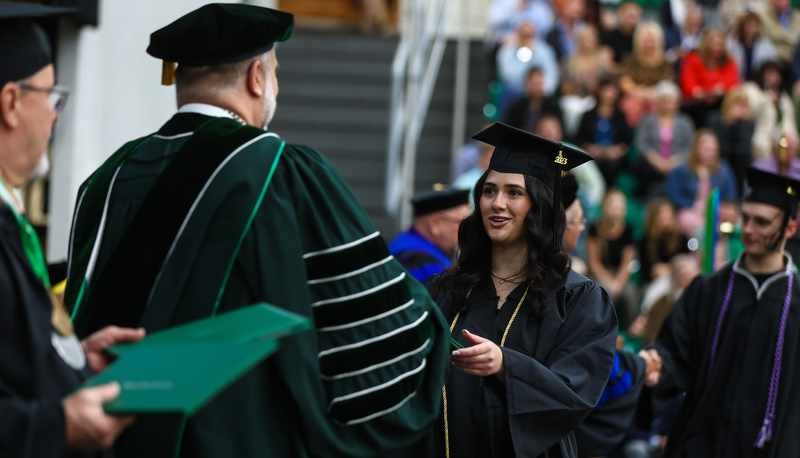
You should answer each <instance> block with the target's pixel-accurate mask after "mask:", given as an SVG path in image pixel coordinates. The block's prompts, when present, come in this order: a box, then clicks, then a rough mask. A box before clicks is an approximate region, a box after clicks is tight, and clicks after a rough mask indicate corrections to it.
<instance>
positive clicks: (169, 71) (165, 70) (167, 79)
mask: <svg viewBox="0 0 800 458" xmlns="http://www.w3.org/2000/svg"><path fill="white" fill-rule="evenodd" d="M161 84H162V85H164V86H172V85H173V84H175V62H169V61H166V60H165V61H163V63H162V64H161Z"/></svg>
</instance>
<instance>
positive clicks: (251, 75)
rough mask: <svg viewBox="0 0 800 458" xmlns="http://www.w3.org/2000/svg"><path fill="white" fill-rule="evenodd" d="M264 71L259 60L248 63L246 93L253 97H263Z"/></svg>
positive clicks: (265, 73)
mask: <svg viewBox="0 0 800 458" xmlns="http://www.w3.org/2000/svg"><path fill="white" fill-rule="evenodd" d="M266 75H267V72H266V69H265V68H264V66H263V65H262V64H261V59H256V60H254V61H253V62H252V63H250V67H248V69H247V91H248V92H249V93H250V94H251V95H253V96H255V97H259V98H260V97H263V96H264V87H265V84H264V83H265V80H266Z"/></svg>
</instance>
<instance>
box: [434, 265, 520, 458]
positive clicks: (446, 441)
mask: <svg viewBox="0 0 800 458" xmlns="http://www.w3.org/2000/svg"><path fill="white" fill-rule="evenodd" d="M520 272H522V271H520ZM492 275H494V272H492ZM517 275H519V272H518V273H517ZM509 278H514V276H512V277H509ZM517 283H519V282H517ZM528 289H529V287H528V288H525V293H524V294H523V295H522V299H520V300H519V303H517V308H515V309H514V313H513V314H512V315H511V319H510V320H508V324H507V325H506V329H505V331H503V338H502V339H500V347H504V346H505V345H506V337H507V336H508V331H509V330H510V329H511V325H512V324H514V319H515V318H516V317H517V313H518V312H519V308H520V307H521V306H522V303H523V302H525V298H526V297H527V296H528ZM471 293H472V290H471V289H470V290H469V291H467V298H469V295H470V294H471ZM460 316H461V311H458V312H456V316H455V318H453V322H452V323H450V335H451V336H452V335H453V328H455V327H456V323H457V322H458V317H460ZM442 416H443V417H444V456H445V458H450V425H449V424H448V422H447V384H446V383H445V385H444V386H443V387H442Z"/></svg>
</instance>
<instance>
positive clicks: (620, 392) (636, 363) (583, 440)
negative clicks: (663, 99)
mask: <svg viewBox="0 0 800 458" xmlns="http://www.w3.org/2000/svg"><path fill="white" fill-rule="evenodd" d="M644 369H645V362H644V360H643V359H642V358H640V357H639V356H637V355H634V354H633V353H630V352H628V351H626V350H620V349H618V350H617V351H616V353H615V357H614V369H612V371H611V376H610V377H609V380H608V383H606V389H605V390H604V391H603V397H602V398H601V401H600V403H599V404H598V405H597V406H596V407H595V408H594V410H592V412H591V413H590V414H589V416H588V417H586V419H585V420H584V421H583V423H581V424H580V425H578V427H577V428H575V431H574V432H575V439H576V441H577V442H578V457H580V458H584V457H592V456H606V455H608V454H609V453H610V452H611V451H612V450H613V449H614V447H616V446H617V445H618V444H619V443H620V442H622V439H624V438H625V433H627V432H628V429H629V427H630V424H631V420H633V417H634V415H635V414H636V406H637V405H638V403H639V396H640V395H641V392H642V386H643V385H644Z"/></svg>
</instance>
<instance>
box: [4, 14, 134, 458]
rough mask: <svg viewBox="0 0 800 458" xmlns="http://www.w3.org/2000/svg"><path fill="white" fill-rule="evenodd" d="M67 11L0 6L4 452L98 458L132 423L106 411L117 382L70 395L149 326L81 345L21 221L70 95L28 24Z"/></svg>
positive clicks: (102, 334)
mask: <svg viewBox="0 0 800 458" xmlns="http://www.w3.org/2000/svg"><path fill="white" fill-rule="evenodd" d="M63 12H64V10H61V9H54V8H44V7H40V6H35V5H29V4H20V3H7V2H0V412H2V414H0V455H2V456H31V457H33V456H36V457H39V456H49V457H55V456H62V455H67V454H69V456H97V454H98V453H100V452H97V451H95V452H92V451H91V450H101V449H104V448H107V447H109V446H110V445H111V443H112V442H113V441H114V438H116V436H117V435H118V434H119V433H120V432H121V431H122V430H123V429H125V427H127V426H128V425H129V424H130V423H131V422H132V418H130V417H112V416H109V415H106V414H105V413H104V412H103V408H102V405H103V403H105V402H108V401H110V400H112V399H114V398H116V397H117V395H118V394H119V389H120V388H119V385H118V384H116V383H115V384H108V385H101V386H97V387H94V388H89V389H83V390H79V391H77V392H75V393H73V394H71V395H70V393H71V392H73V391H75V390H76V389H77V388H78V386H80V385H81V383H82V382H83V381H84V380H86V379H87V378H88V377H89V376H91V375H92V374H93V372H94V371H98V370H102V369H103V368H104V367H105V366H106V365H107V361H106V360H105V357H104V356H102V350H103V349H104V348H106V347H107V346H109V345H111V344H114V343H116V342H120V341H131V340H138V339H141V338H142V337H143V336H144V331H143V330H133V329H122V328H106V329H104V330H101V331H98V333H96V334H93V335H92V336H89V337H88V338H87V339H86V340H84V341H83V342H80V341H78V339H77V338H76V337H75V333H74V332H73V329H72V322H71V321H70V318H69V316H68V315H67V312H66V310H65V309H64V306H63V304H62V303H61V302H60V301H59V300H58V299H57V298H56V297H55V295H54V294H53V292H52V291H51V290H50V281H49V278H48V274H47V265H46V263H45V258H44V253H43V251H42V248H41V245H40V244H39V240H38V238H37V236H36V232H35V231H34V230H33V227H32V226H31V225H30V223H29V222H28V221H27V219H26V217H25V211H24V206H23V204H22V199H21V191H20V190H21V189H22V188H23V187H24V186H25V185H26V184H27V183H28V181H29V180H30V179H31V176H32V174H33V172H34V171H35V170H36V169H37V167H38V166H39V164H40V162H41V161H42V160H43V158H45V157H46V155H45V150H46V149H47V145H48V142H49V141H50V135H51V134H52V131H53V124H54V123H55V122H56V119H57V118H58V112H59V111H60V110H61V109H62V108H64V105H65V103H66V100H67V94H68V92H67V90H66V89H65V88H62V87H60V86H57V85H56V84H55V69H54V67H53V60H52V53H51V49H50V44H49V42H48V39H47V36H46V35H45V33H44V31H43V30H42V28H41V26H40V25H39V24H37V23H36V22H33V21H32V20H31V19H29V18H32V17H41V16H46V15H52V14H60V13H63ZM68 395H69V396H68ZM68 450H69V451H68ZM79 450H80V451H82V452H79ZM76 453H77V454H76ZM83 453H85V455H84V454H83Z"/></svg>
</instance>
